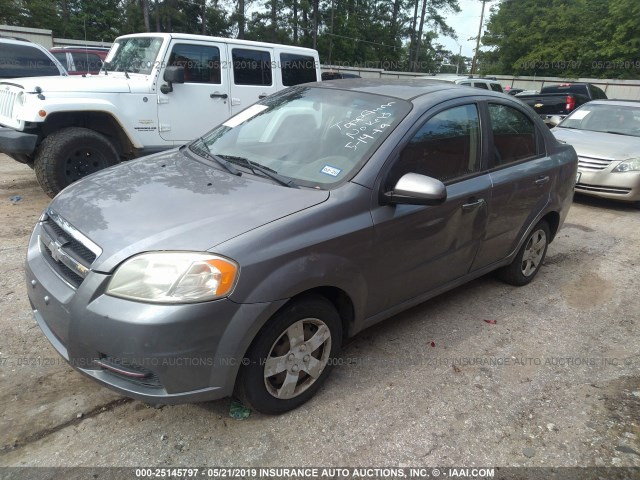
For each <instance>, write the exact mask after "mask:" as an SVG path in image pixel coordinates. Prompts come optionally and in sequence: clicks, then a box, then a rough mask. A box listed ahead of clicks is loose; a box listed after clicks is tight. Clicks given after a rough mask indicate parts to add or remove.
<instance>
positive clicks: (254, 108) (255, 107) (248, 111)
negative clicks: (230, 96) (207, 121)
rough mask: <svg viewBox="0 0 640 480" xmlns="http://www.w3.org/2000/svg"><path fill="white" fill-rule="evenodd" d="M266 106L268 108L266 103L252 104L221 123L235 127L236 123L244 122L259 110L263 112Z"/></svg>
mask: <svg viewBox="0 0 640 480" xmlns="http://www.w3.org/2000/svg"><path fill="white" fill-rule="evenodd" d="M267 108H269V107H267V106H266V105H252V106H250V107H249V108H247V109H246V110H243V111H242V112H240V113H239V114H237V115H236V116H234V117H231V118H230V119H229V120H227V121H226V122H224V123H223V125H224V126H225V127H229V128H235V127H237V126H238V125H240V124H241V123H243V122H246V121H247V120H249V119H250V118H253V117H255V116H256V115H258V114H259V113H260V112H263V111H264V110H266V109H267Z"/></svg>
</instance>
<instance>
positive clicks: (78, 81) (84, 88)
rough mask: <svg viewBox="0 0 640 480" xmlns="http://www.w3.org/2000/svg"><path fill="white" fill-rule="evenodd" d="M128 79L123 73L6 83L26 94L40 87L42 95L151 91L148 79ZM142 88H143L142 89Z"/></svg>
mask: <svg viewBox="0 0 640 480" xmlns="http://www.w3.org/2000/svg"><path fill="white" fill-rule="evenodd" d="M129 77H130V78H129V79H127V78H126V77H125V76H124V74H122V73H115V74H111V73H110V74H109V75H104V74H101V75H87V76H86V77H83V76H81V75H69V76H67V77H28V78H14V79H11V80H10V81H8V82H5V83H11V84H13V85H20V86H21V87H22V88H23V89H24V90H25V92H28V93H35V92H36V87H40V89H41V90H42V94H43V95H44V96H45V97H46V96H47V93H54V92H65V93H66V92H68V93H74V94H77V93H82V92H88V93H91V92H93V93H129V92H131V91H132V90H133V91H140V90H141V89H142V90H146V91H148V90H149V87H148V86H146V85H147V81H146V77H145V76H141V75H135V76H134V75H130V76H129ZM141 87H142V88H141Z"/></svg>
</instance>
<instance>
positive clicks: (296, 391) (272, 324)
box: [235, 295, 342, 414]
mask: <svg viewBox="0 0 640 480" xmlns="http://www.w3.org/2000/svg"><path fill="white" fill-rule="evenodd" d="M292 338H294V339H295V338H298V339H304V340H303V342H299V341H298V342H295V340H294V342H292V341H291V339H292ZM320 342H321V343H320ZM292 343H296V344H295V345H294V346H293V347H292ZM341 343H342V322H341V320H340V316H339V315H338V312H337V311H336V309H335V307H334V306H333V304H332V303H331V302H329V301H328V300H327V299H325V298H324V297H321V296H318V295H309V296H306V297H302V298H300V299H298V300H294V301H293V302H291V303H290V304H288V305H286V306H285V307H284V308H283V309H282V310H281V311H279V312H278V313H277V314H276V315H275V316H274V317H273V318H272V319H271V320H270V321H269V322H268V323H267V325H266V326H265V327H264V328H262V330H261V331H260V333H259V334H258V335H257V336H256V338H255V340H254V341H253V343H252V345H251V347H250V348H249V352H248V354H247V357H246V360H245V361H244V362H243V363H246V365H243V366H242V367H241V370H240V374H239V376H238V380H237V382H236V392H235V393H236V396H237V397H238V399H239V400H240V401H242V402H243V403H244V404H245V405H246V406H248V407H250V408H252V409H253V410H255V411H258V412H261V413H266V414H280V413H284V412H287V411H289V410H293V409H294V408H297V407H299V406H300V405H302V404H303V403H305V402H306V401H307V400H309V399H310V398H311V397H312V396H313V395H314V394H315V393H316V392H317V391H318V389H319V388H320V387H321V385H322V383H323V382H324V381H325V379H326V378H327V376H328V375H329V372H330V370H331V367H332V363H333V362H332V359H333V358H335V356H336V355H337V353H338V351H339V349H340V345H341ZM314 347H315V348H314ZM311 349H313V350H311ZM309 350H311V351H309ZM276 358H279V359H280V360H279V361H277V360H275V359H276ZM270 359H272V360H270ZM247 360H249V361H248V362H247ZM267 368H269V369H271V371H270V372H267Z"/></svg>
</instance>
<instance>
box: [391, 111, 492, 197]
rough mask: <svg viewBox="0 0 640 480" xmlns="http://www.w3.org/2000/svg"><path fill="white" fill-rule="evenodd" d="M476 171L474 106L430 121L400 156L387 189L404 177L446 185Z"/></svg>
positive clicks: (477, 142)
mask: <svg viewBox="0 0 640 480" xmlns="http://www.w3.org/2000/svg"><path fill="white" fill-rule="evenodd" d="M478 171H480V120H479V117H478V109H477V107H476V105H475V104H472V105H463V106H460V107H454V108H451V109H449V110H445V111H443V112H440V113H438V114H436V115H435V116H433V117H431V118H430V119H429V120H427V121H426V122H425V124H424V125H423V126H422V127H421V128H420V130H418V132H417V133H416V134H415V136H414V137H413V138H412V139H411V140H410V141H409V144H408V145H407V146H406V147H405V148H404V150H403V151H402V153H401V154H400V159H399V160H398V163H397V164H396V165H395V166H394V168H393V170H392V173H391V178H390V182H389V183H390V185H389V187H391V188H392V187H393V185H395V182H397V181H398V180H399V179H400V177H402V176H403V175H404V174H406V173H419V174H421V175H427V176H429V177H433V178H437V179H438V180H441V181H443V182H448V181H451V180H454V179H457V178H460V177H464V176H466V175H470V174H472V173H475V172H478Z"/></svg>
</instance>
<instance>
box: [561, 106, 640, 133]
mask: <svg viewBox="0 0 640 480" xmlns="http://www.w3.org/2000/svg"><path fill="white" fill-rule="evenodd" d="M558 127H561V128H574V129H577V130H589V131H592V132H605V133H613V134H617V135H629V136H634V137H640V106H638V107H633V106H628V105H615V104H593V103H588V104H586V105H585V106H583V107H582V108H579V109H578V110H576V111H574V112H573V113H572V114H571V115H570V116H568V117H567V118H565V119H564V121H563V122H562V123H560V124H559V125H558Z"/></svg>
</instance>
